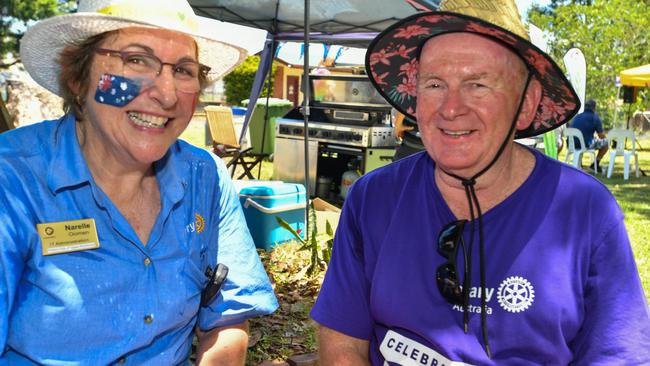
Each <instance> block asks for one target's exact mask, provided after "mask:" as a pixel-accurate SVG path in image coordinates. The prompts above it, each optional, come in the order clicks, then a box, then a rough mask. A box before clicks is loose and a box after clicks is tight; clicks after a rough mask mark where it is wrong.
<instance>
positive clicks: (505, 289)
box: [497, 276, 535, 313]
mask: <svg viewBox="0 0 650 366" xmlns="http://www.w3.org/2000/svg"><path fill="white" fill-rule="evenodd" d="M497 299H498V300H499V305H501V307H502V308H503V309H505V310H506V311H509V312H511V313H519V312H521V311H524V310H526V309H528V307H529V306H530V305H531V304H532V303H533V300H534V299H535V290H533V285H531V284H530V282H528V280H526V279H525V278H522V277H519V276H513V277H508V278H506V279H505V280H504V281H503V282H501V285H500V286H499V291H498V293H497Z"/></svg>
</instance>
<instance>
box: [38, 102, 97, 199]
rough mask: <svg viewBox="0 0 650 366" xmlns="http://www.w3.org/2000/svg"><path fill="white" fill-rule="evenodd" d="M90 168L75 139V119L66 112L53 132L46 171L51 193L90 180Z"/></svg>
mask: <svg viewBox="0 0 650 366" xmlns="http://www.w3.org/2000/svg"><path fill="white" fill-rule="evenodd" d="M91 180H92V177H91V175H90V170H89V169H88V165H87V164H86V160H84V157H83V154H82V153H81V146H79V141H78V140H77V128H76V119H75V117H74V115H72V114H68V115H66V116H64V117H63V118H61V120H60V123H59V125H58V126H57V129H56V132H55V134H54V154H53V155H52V160H51V161H50V165H49V168H48V172H47V184H48V187H49V189H50V190H51V191H52V193H56V192H57V191H59V190H60V189H62V188H65V187H70V186H74V185H79V184H83V183H86V182H90V181H91Z"/></svg>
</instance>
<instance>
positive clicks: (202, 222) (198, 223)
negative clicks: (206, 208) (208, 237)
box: [194, 213, 205, 234]
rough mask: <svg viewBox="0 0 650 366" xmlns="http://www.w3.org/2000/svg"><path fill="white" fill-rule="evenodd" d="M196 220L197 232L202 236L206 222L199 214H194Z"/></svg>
mask: <svg viewBox="0 0 650 366" xmlns="http://www.w3.org/2000/svg"><path fill="white" fill-rule="evenodd" d="M194 218H195V219H196V232H197V233H199V234H200V233H201V232H202V231H203V229H205V220H204V219H203V216H201V215H199V214H198V213H195V214H194Z"/></svg>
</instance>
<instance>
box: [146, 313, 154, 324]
mask: <svg viewBox="0 0 650 366" xmlns="http://www.w3.org/2000/svg"><path fill="white" fill-rule="evenodd" d="M144 323H145V324H151V323H153V316H151V315H145V317H144Z"/></svg>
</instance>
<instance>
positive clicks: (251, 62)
mask: <svg viewBox="0 0 650 366" xmlns="http://www.w3.org/2000/svg"><path fill="white" fill-rule="evenodd" d="M259 66H260V57H259V56H249V57H248V58H247V59H246V61H244V62H243V63H242V64H241V65H239V66H238V67H236V68H235V69H234V70H233V71H231V72H230V73H229V74H228V75H226V76H224V78H223V87H224V94H225V95H226V101H227V102H228V104H230V105H241V101H242V100H244V99H248V98H249V97H250V93H251V89H252V87H253V81H254V80H255V73H256V72H257V69H258V68H259ZM271 75H275V67H273V68H272V69H271ZM267 81H268V80H267ZM267 81H265V82H264V87H263V88H262V93H261V95H260V97H265V96H267V95H268V92H267ZM271 95H273V82H271Z"/></svg>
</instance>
